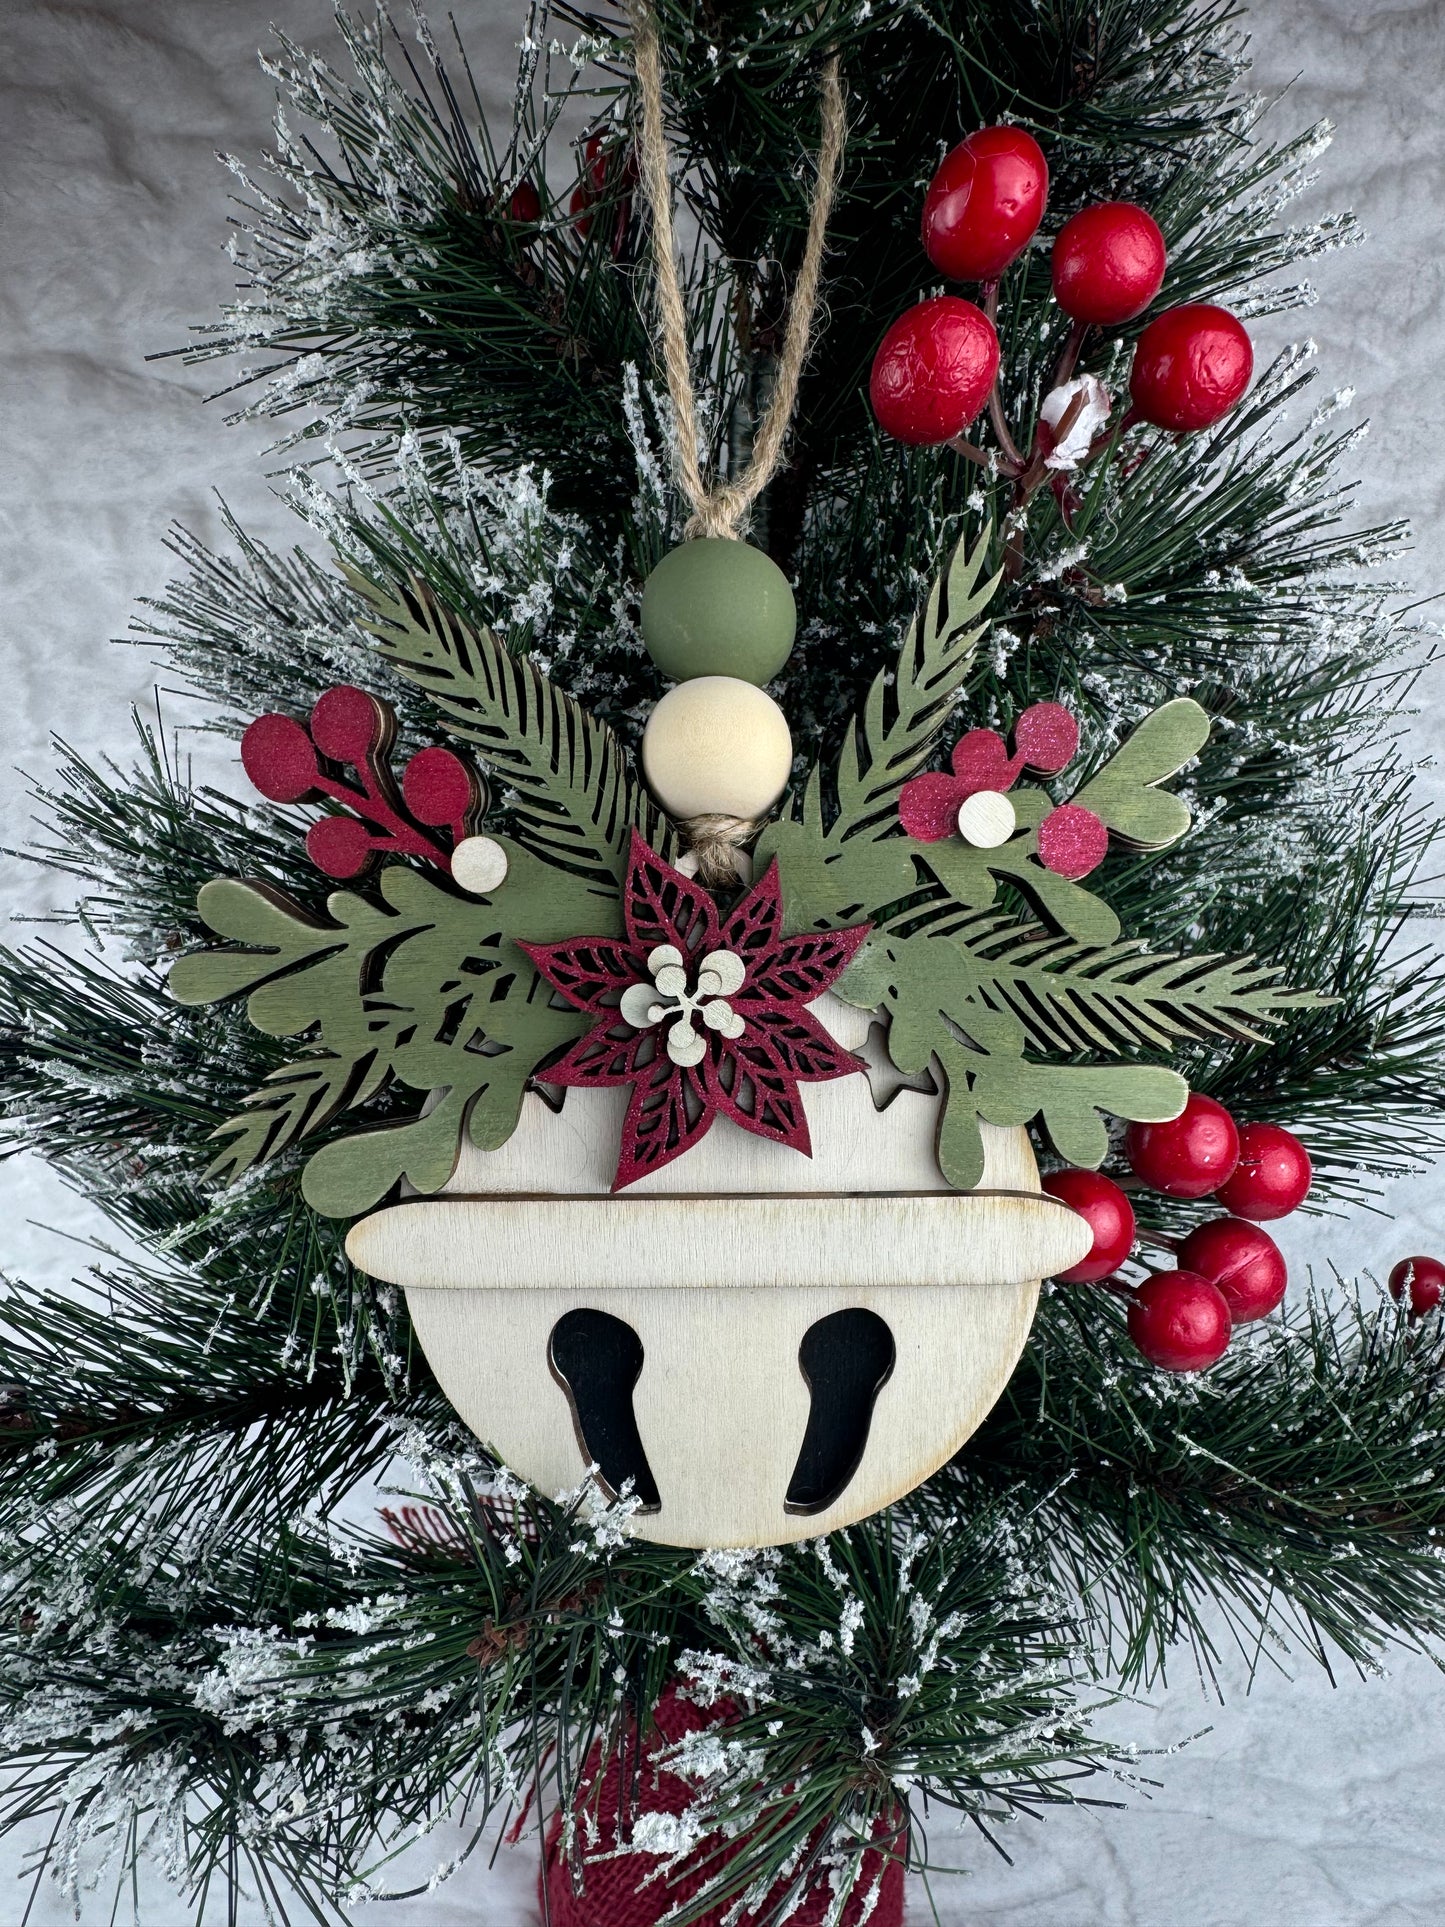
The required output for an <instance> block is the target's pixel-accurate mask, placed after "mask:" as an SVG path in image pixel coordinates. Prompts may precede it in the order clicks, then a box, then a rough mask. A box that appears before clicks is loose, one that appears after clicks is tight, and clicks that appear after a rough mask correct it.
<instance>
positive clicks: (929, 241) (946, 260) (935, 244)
mask: <svg viewBox="0 0 1445 1927" xmlns="http://www.w3.org/2000/svg"><path fill="white" fill-rule="evenodd" d="M1048 196H1049V164H1048V162H1047V161H1046V160H1045V159H1044V151H1043V149H1042V148H1041V147H1040V146H1039V144H1038V142H1037V141H1036V140H1035V139H1034V137H1033V135H1032V134H1026V133H1025V132H1024V130H1023V128H1022V127H980V128H979V130H978V131H977V133H974V134H970V135H969V136H968V138H967V139H966V140H961V141H960V142H959V143H958V145H957V147H955V148H953V149H951V151H950V152H949V153H947V154H946V155H945V156H944V158H943V160H942V162H941V163H940V164H939V168H938V172H937V173H936V174H935V175H934V177H933V179H932V180H931V181H930V182H929V184H928V192H927V194H926V195H925V196H924V199H923V247H924V252H925V253H926V254H927V256H928V258H929V260H930V261H931V262H932V263H933V265H934V267H936V268H937V269H938V271H939V273H940V274H946V275H947V276H948V277H949V279H950V280H951V281H993V280H995V279H996V278H997V277H998V276H999V275H1000V274H1002V273H1003V271H1004V269H1005V268H1006V267H1007V266H1008V264H1009V262H1010V261H1012V260H1013V259H1014V258H1015V257H1016V256H1017V255H1019V254H1021V253H1022V252H1023V250H1024V249H1025V248H1026V247H1027V246H1028V244H1029V242H1030V241H1031V240H1032V239H1033V237H1034V233H1035V231H1036V230H1037V228H1038V225H1039V222H1040V221H1041V220H1042V219H1043V218H1044V205H1045V203H1046V202H1047V200H1048Z"/></svg>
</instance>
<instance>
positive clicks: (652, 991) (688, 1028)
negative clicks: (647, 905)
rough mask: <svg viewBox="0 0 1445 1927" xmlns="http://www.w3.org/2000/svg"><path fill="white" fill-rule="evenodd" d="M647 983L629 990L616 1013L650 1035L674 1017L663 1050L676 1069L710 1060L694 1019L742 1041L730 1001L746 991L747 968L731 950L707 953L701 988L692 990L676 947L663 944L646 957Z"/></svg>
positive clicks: (699, 977) (699, 974) (740, 1022)
mask: <svg viewBox="0 0 1445 1927" xmlns="http://www.w3.org/2000/svg"><path fill="white" fill-rule="evenodd" d="M647 968H648V971H649V972H650V974H651V981H650V982H648V983H636V984H631V985H629V986H628V988H627V989H626V990H624V991H623V993H622V998H621V1001H620V1002H619V1004H618V1006H617V1009H618V1015H619V1016H620V1017H621V1018H622V1021H623V1023H624V1024H630V1025H631V1026H632V1028H633V1029H634V1030H651V1029H652V1028H653V1027H654V1026H655V1025H657V1024H661V1023H664V1022H666V1020H667V1019H668V1018H669V1017H670V1018H671V1019H672V1022H671V1023H670V1024H669V1025H668V1029H667V1035H666V1037H665V1038H664V1039H663V1045H664V1048H665V1049H666V1051H667V1054H668V1057H669V1058H670V1059H671V1060H672V1062H673V1063H674V1064H682V1065H688V1064H700V1063H701V1062H702V1060H703V1058H704V1057H706V1056H707V1039H706V1038H705V1037H703V1036H701V1035H699V1033H698V1030H697V1028H696V1024H695V1019H697V1018H699V1017H700V1018H701V1019H702V1021H703V1025H704V1028H705V1029H707V1030H715V1031H718V1032H719V1033H720V1034H721V1035H722V1036H724V1037H741V1036H742V1034H743V1031H744V1029H745V1027H746V1026H745V1024H744V1021H743V1019H742V1018H741V1017H740V1016H739V1015H738V1013H737V1012H736V1011H735V1010H734V1009H733V1007H732V1005H731V1004H730V1003H729V1002H728V998H729V997H731V996H732V995H733V994H734V993H735V992H737V991H739V990H741V989H742V987H743V979H744V977H745V976H746V975H747V967H746V966H745V964H744V963H743V960H742V958H741V957H739V956H736V955H735V954H734V953H733V952H732V951H731V950H709V951H708V952H707V954H706V956H703V957H700V958H699V959H698V965H697V983H696V984H695V985H694V986H693V987H692V988H691V989H689V988H688V981H687V964H686V961H685V960H684V958H683V954H682V952H681V951H680V950H679V949H678V948H677V946H676V945H675V944H670V943H660V944H658V946H657V948H656V949H655V950H652V951H650V952H649V953H648V958H647Z"/></svg>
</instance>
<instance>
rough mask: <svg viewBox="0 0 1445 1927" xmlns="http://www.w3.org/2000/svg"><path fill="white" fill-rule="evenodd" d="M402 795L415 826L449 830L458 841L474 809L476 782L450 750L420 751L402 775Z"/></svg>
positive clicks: (459, 758) (460, 760) (458, 757)
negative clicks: (419, 824)
mask: <svg viewBox="0 0 1445 1927" xmlns="http://www.w3.org/2000/svg"><path fill="white" fill-rule="evenodd" d="M401 793H402V796H403V797H404V798H405V800H406V806H407V808H408V809H409V810H410V811H411V813H412V815H413V816H414V817H415V818H416V820H417V822H418V823H427V824H430V825H433V826H434V827H438V828H441V827H450V828H451V829H453V830H454V832H455V833H456V837H457V841H458V842H460V841H461V838H462V836H463V835H464V834H465V830H464V828H463V825H464V824H465V823H466V820H467V817H468V816H469V815H470V814H471V812H472V810H473V809H474V808H475V807H476V802H477V781H476V778H475V777H474V776H473V775H472V772H471V771H470V770H469V769H468V768H467V766H466V764H465V763H464V762H463V761H462V759H461V757H460V756H454V755H453V754H452V752H451V750H449V749H421V750H418V751H417V753H416V755H415V756H413V757H412V759H411V761H410V762H409V763H408V764H407V766H406V768H405V770H404V771H403V772H402V778H401Z"/></svg>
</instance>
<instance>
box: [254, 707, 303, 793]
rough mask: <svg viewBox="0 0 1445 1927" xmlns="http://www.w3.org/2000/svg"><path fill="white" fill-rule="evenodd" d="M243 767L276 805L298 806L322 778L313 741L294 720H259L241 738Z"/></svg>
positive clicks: (285, 718) (279, 718)
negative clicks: (291, 804)
mask: <svg viewBox="0 0 1445 1927" xmlns="http://www.w3.org/2000/svg"><path fill="white" fill-rule="evenodd" d="M241 766H242V768H243V769H244V770H245V772H246V774H247V776H249V777H250V779H251V781H252V782H253V783H254V784H255V785H256V788H257V789H258V790H260V792H261V794H262V795H263V796H268V797H269V798H270V799H271V801H272V802H273V803H299V802H300V801H301V799H302V797H303V796H309V795H310V794H311V793H312V791H313V790H314V789H315V788H316V786H317V782H318V781H319V779H320V775H321V770H320V766H319V765H318V763H317V761H316V750H315V747H314V745H313V744H312V741H311V738H310V737H309V736H308V735H307V734H306V731H305V730H304V729H303V728H302V727H301V725H300V723H298V722H297V721H296V720H295V718H294V717H292V716H278V715H274V714H273V715H269V716H258V717H257V718H256V720H255V722H254V723H252V724H251V725H250V727H249V728H248V729H247V731H246V733H245V735H244V736H243V737H242V738H241Z"/></svg>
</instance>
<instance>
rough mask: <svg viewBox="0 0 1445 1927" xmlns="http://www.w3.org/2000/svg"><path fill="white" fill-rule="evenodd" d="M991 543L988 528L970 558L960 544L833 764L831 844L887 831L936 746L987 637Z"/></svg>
mask: <svg viewBox="0 0 1445 1927" xmlns="http://www.w3.org/2000/svg"><path fill="white" fill-rule="evenodd" d="M989 536H990V531H989V530H988V529H985V530H984V531H983V533H982V534H981V535H980V536H979V538H978V540H977V541H976V542H975V543H974V545H973V548H972V549H971V550H968V551H965V549H964V545H963V544H962V543H961V542H960V543H959V545H958V547H957V548H956V549H955V550H954V551H953V554H952V556H951V557H950V558H949V562H948V566H947V568H945V569H944V570H943V571H942V572H941V573H940V574H939V576H938V579H937V580H936V581H935V582H934V585H933V588H932V590H931V591H930V593H929V597H928V602H927V605H926V606H925V608H924V611H923V614H922V615H921V616H918V617H915V618H914V620H913V621H912V622H911V623H910V624H909V625H908V633H907V635H906V636H905V637H904V638H903V646H902V648H901V649H900V650H899V652H898V662H897V666H896V670H895V672H894V674H893V675H892V676H890V675H888V674H887V673H886V672H884V671H882V670H880V671H879V673H878V675H877V676H876V677H875V678H874V680H873V686H872V688H871V689H870V690H869V691H868V699H867V701H866V702H865V704H864V706H863V713H862V715H861V716H860V717H859V718H858V720H857V723H856V724H855V726H854V728H853V729H852V730H850V731H849V733H848V735H847V737H846V738H845V740H844V743H843V748H842V750H841V752H840V754H839V757H838V764H837V770H836V773H835V778H834V787H835V789H836V792H837V800H838V815H837V818H836V820H835V821H834V823H833V825H832V828H831V829H830V831H829V840H830V841H831V842H835V843H841V842H844V841H846V840H848V839H849V838H851V837H855V836H860V835H866V836H874V837H876V836H878V835H881V834H887V833H890V832H892V831H893V830H894V829H895V828H896V825H897V817H898V795H899V791H900V790H901V789H902V788H903V785H904V784H905V783H906V782H907V781H908V779H909V777H910V776H916V775H917V774H918V772H919V770H921V769H922V768H923V766H924V764H925V763H926V762H927V761H928V760H929V758H930V757H931V756H932V755H933V753H934V751H935V749H936V748H937V747H938V738H939V733H940V731H941V730H942V728H943V726H944V724H945V723H946V722H947V720H948V717H949V715H950V714H951V713H952V709H953V704H954V699H955V698H956V696H957V695H958V692H959V690H960V689H961V688H962V687H963V683H964V679H965V677H966V676H967V675H968V672H969V670H970V668H971V667H972V665H973V659H974V655H975V653H976V652H977V649H978V643H979V638H980V637H981V636H982V634H983V632H984V627H985V625H984V624H983V623H982V622H981V621H980V620H979V617H981V616H982V614H983V611H984V610H985V609H986V608H987V607H988V604H989V601H990V599H991V598H992V596H993V593H994V590H995V589H996V588H997V587H998V585H999V582H1000V580H1001V579H1002V578H1001V576H999V575H994V576H992V577H990V578H989V580H988V581H987V582H985V583H984V584H983V585H982V587H980V586H979V577H980V575H981V574H982V573H983V564H984V558H985V556H986V555H987V554H988V544H989ZM890 685H891V686H890Z"/></svg>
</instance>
